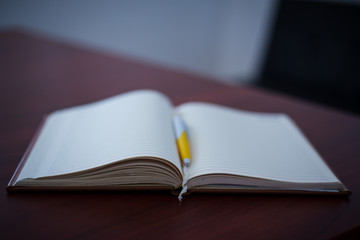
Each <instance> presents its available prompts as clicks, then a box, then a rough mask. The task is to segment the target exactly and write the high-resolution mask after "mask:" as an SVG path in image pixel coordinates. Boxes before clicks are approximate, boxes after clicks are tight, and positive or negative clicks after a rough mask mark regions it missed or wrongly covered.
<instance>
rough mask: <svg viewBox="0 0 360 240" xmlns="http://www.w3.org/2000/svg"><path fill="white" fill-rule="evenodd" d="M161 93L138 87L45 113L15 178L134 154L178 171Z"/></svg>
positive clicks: (65, 170) (169, 114)
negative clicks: (169, 164)
mask: <svg viewBox="0 0 360 240" xmlns="http://www.w3.org/2000/svg"><path fill="white" fill-rule="evenodd" d="M172 111H173V108H172V105H171V103H170V101H169V100H168V99H167V98H166V96H164V95H162V94H160V93H158V92H155V91H151V90H139V91H134V92H130V93H126V94H121V95H118V96H114V97H111V98H108V99H105V100H102V101H98V102H95V103H91V104H87V105H83V106H78V107H73V108H69V109H65V110H60V111H56V112H54V113H52V114H50V115H49V117H48V118H47V121H46V123H45V126H44V128H43V129H42V131H41V134H40V136H39V138H38V139H37V141H36V144H35V145H34V147H33V149H32V151H31V153H30V155H29V157H28V159H27V161H26V164H25V165H24V168H23V169H22V171H21V173H20V175H19V177H18V180H21V179H24V178H37V177H44V176H53V175H60V174H67V173H72V172H77V171H83V170H87V169H90V168H94V167H98V166H102V165H106V164H110V163H113V162H115V161H118V160H122V159H127V158H135V157H156V158H163V159H167V160H169V161H171V162H172V163H173V164H174V165H175V166H177V168H178V169H179V170H180V172H181V165H180V160H179V157H178V153H177V149H176V144H175V136H174V133H173V128H172Z"/></svg>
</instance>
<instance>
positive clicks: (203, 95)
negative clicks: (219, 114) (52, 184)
mask: <svg viewBox="0 0 360 240" xmlns="http://www.w3.org/2000/svg"><path fill="white" fill-rule="evenodd" d="M139 88H151V89H156V90H160V91H162V92H164V93H165V94H167V95H168V96H169V97H170V98H171V99H172V100H173V102H174V104H180V103H183V102H186V101H206V102H214V103H218V104H223V105H227V106H231V107H236V108H240V109H245V110H251V111H263V112H285V113H287V114H289V115H290V116H291V117H292V118H293V119H294V120H295V122H296V123H297V124H298V125H299V126H300V128H301V129H302V130H303V132H304V133H305V135H306V136H307V137H308V138H309V140H310V141H311V142H312V143H313V145H314V146H315V147H316V149H317V150H318V151H319V153H320V154H321V155H322V156H323V157H324V158H325V159H326V162H327V163H328V164H329V165H330V167H331V168H332V169H333V170H334V171H335V173H336V174H337V175H338V177H339V178H340V179H341V180H342V181H343V182H344V183H345V185H346V186H347V187H348V188H349V189H350V190H351V191H352V192H353V194H352V195H351V196H350V197H345V198H344V197H314V196H289V195H241V194H238V195H231V194H226V195H224V194H192V195H189V196H186V198H185V200H184V201H183V203H182V204H181V205H179V203H178V200H177V198H176V196H173V195H171V194H169V193H168V192H70V193H69V192H67V193H64V192H53V193H51V192H43V193H30V192H28V193H14V194H9V193H7V192H6V191H5V188H6V185H7V183H8V181H9V180H10V178H11V176H12V174H13V172H14V171H15V169H16V166H17V165H18V163H19V161H20V159H21V156H22V154H23V153H24V151H25V149H26V147H27V145H28V144H29V142H30V139H31V137H32V135H33V134H34V132H35V130H36V127H37V126H38V124H39V123H40V121H41V118H42V116H43V115H44V114H45V113H49V112H51V111H53V110H56V109H59V108H65V107H70V106H73V105H78V104H83V103H87V102H91V101H95V100H99V99H102V98H106V97H109V96H112V95H115V94H119V93H123V92H126V91H129V90H134V89H139ZM0 109H1V114H0V181H1V182H0V187H1V189H2V192H0V199H1V200H0V204H1V206H0V216H1V224H0V228H1V239H12V238H23V239H24V238H30V239H33V238H40V239H42V238H43V239H64V238H70V239H79V238H80V239H81V238H86V239H97V238H101V239H126V238H131V239H137V238H142V239H156V238H160V239H169V238H171V239H172V238H176V239H204V238H216V239H219V238H223V239H229V238H232V239H235V238H236V239H238V238H243V239H247V238H251V239H314V238H317V239H328V238H333V237H340V238H342V237H347V236H349V235H350V234H355V235H359V232H360V231H359V226H360V174H359V170H360V168H359V166H360V118H359V117H358V116H356V115H351V114H347V113H342V112H338V111H334V110H332V109H328V108H324V107H321V106H316V105H313V104H311V103H308V102H303V101H299V100H295V99H292V98H289V97H287V96H281V95H278V94H274V93H271V92H266V91H264V90H260V89H256V88H251V87H233V86H226V85H224V84H221V83H217V82H215V81H212V80H211V79H208V78H204V77H200V76H195V75H192V74H188V73H184V72H178V71H174V70H171V69H165V68H159V67H155V66H152V65H150V64H145V63H141V62H139V61H136V60H131V59H126V58H122V57H118V56H116V55H112V54H110V53H106V54H105V53H100V52H94V51H90V50H86V49H84V48H81V47H76V46H71V45H66V44H62V43H59V42H56V41H53V40H51V39H48V38H43V37H41V36H38V35H33V34H27V33H22V32H16V31H14V32H11V31H8V32H2V33H0Z"/></svg>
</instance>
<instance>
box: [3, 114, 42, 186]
mask: <svg viewBox="0 0 360 240" xmlns="http://www.w3.org/2000/svg"><path fill="white" fill-rule="evenodd" d="M47 118H48V115H47V114H45V115H44V116H43V117H42V119H41V122H40V124H39V126H38V127H37V129H36V130H35V133H34V135H33V137H32V138H31V140H30V143H29V145H28V146H27V148H26V150H25V152H24V154H23V156H22V158H21V160H20V163H19V164H18V166H17V167H16V170H15V172H14V174H13V175H12V177H11V179H10V181H9V183H8V185H7V187H6V190H7V191H11V190H13V188H14V186H15V183H16V181H17V179H18V177H19V175H20V172H21V170H22V169H23V167H24V165H25V163H26V161H27V159H28V157H29V155H30V152H31V150H32V149H33V147H34V145H35V143H36V141H37V139H38V138H39V136H40V133H41V131H42V129H43V127H44V126H45V122H46V120H47Z"/></svg>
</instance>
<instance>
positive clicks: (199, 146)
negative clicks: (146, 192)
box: [176, 103, 338, 182]
mask: <svg viewBox="0 0 360 240" xmlns="http://www.w3.org/2000/svg"><path fill="white" fill-rule="evenodd" d="M176 111H177V112H178V113H180V115H181V116H182V117H183V119H184V121H185V122H186V124H187V126H188V128H189V138H190V145H191V150H192V164H191V166H190V169H189V174H190V178H192V177H196V176H200V175H204V174H217V173H219V174H235V175H242V176H249V177H256V178H264V179H271V180H279V181H289V182H338V179H337V178H336V177H335V176H334V174H333V173H332V172H331V170H330V169H329V168H328V167H327V165H326V164H325V163H324V162H323V160H322V159H321V158H320V156H319V155H318V154H317V153H316V151H315V150H314V148H313V147H312V146H311V145H310V143H309V142H308V141H307V140H306V138H305V137H304V136H303V135H302V133H301V132H300V130H299V129H298V128H297V127H296V126H295V124H294V123H293V122H292V121H291V120H290V118H289V117H287V116H286V115H285V114H265V113H252V112H246V111H240V110H235V109H231V108H225V107H220V106H217V105H211V104H205V103H188V104H184V105H181V106H179V107H178V108H177V109H176Z"/></svg>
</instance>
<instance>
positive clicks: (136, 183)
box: [7, 90, 350, 195]
mask: <svg viewBox="0 0 360 240" xmlns="http://www.w3.org/2000/svg"><path fill="white" fill-rule="evenodd" d="M175 113H176V114H179V115H180V116H181V117H182V119H183V121H184V122H185V123H186V125H187V128H188V136H189V141H190V148H191V158H192V163H191V165H190V167H189V169H188V176H189V180H188V182H187V188H188V191H189V192H196V191H207V192H213V191H221V192H225V191H236V192H260V193H267V192H270V193H276V192H278V193H288V192H290V193H315V194H344V195H346V194H349V193H350V192H349V191H348V190H347V189H346V188H345V187H344V185H343V184H342V183H341V182H340V181H339V179H338V178H337V177H336V176H335V175H334V174H333V172H332V171H331V170H330V168H329V167H328V166H327V165H326V164H325V162H324V161H323V160H322V159H321V157H320V156H319V154H318V153H317V152H316V151H315V150H314V148H313V147H312V146H311V144H310V143H309V142H308V141H307V139H306V138H305V137H304V136H303V134H302V133H301V132H300V130H299V129H298V128H297V127H296V125H295V124H294V123H293V122H292V121H291V119H290V118H289V117H288V116H286V115H285V114H269V113H255V112H247V111H241V110H237V109H231V108H228V107H223V106H218V105H213V104H208V103H197V102H190V103H185V104H182V105H180V106H178V107H174V106H173V105H172V104H171V102H170V100H169V99H168V98H167V97H166V96H165V95H163V94H162V93H159V92H156V91H153V90H138V91H133V92H129V93H125V94H121V95H117V96H114V97H111V98H108V99H105V100H101V101H98V102H94V103H90V104H86V105H82V106H77V107H72V108H68V109H64V110H59V111H55V112H53V113H51V114H50V115H48V116H47V117H46V118H45V120H44V122H43V124H42V127H41V128H40V129H39V130H38V132H37V134H36V135H35V136H34V138H33V141H32V143H31V144H30V146H29V148H28V150H27V151H26V153H25V155H24V157H23V159H22V161H21V163H20V164H19V166H18V168H17V170H16V172H15V173H14V176H13V177H12V179H11V180H10V183H9V185H8V187H7V189H8V190H9V191H15V190H30V189H33V190H90V189H97V190H112V189H125V190H126V189H128V190H135V189H172V190H173V189H178V188H181V185H182V182H183V176H184V173H183V166H182V163H181V160H180V158H179V153H178V149H177V145H176V139H175V134H174V128H173V121H172V119H173V116H174V114H175Z"/></svg>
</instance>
